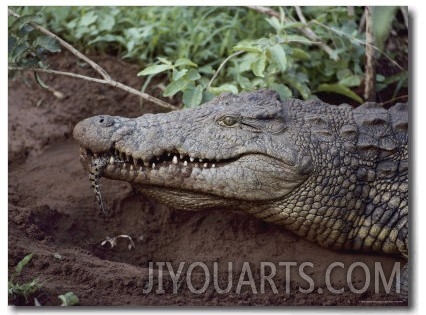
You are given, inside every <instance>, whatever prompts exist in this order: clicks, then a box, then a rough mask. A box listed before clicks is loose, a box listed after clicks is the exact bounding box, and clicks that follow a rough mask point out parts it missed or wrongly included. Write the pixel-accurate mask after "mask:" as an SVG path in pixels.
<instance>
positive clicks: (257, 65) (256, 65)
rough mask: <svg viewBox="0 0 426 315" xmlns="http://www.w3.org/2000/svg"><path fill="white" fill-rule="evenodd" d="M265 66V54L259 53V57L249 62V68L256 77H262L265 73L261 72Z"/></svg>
mask: <svg viewBox="0 0 426 315" xmlns="http://www.w3.org/2000/svg"><path fill="white" fill-rule="evenodd" d="M265 67H266V54H264V53H263V54H261V55H260V58H258V59H257V60H256V61H255V62H253V63H252V64H251V70H252V71H253V73H254V75H255V76H257V77H261V78H263V77H264V76H265V75H264V74H263V73H264V71H265Z"/></svg>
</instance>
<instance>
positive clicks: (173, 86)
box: [163, 78, 188, 97]
mask: <svg viewBox="0 0 426 315" xmlns="http://www.w3.org/2000/svg"><path fill="white" fill-rule="evenodd" d="M187 85H188V80H187V79H185V78H180V79H179V80H176V81H173V82H171V83H170V84H169V85H167V87H166V89H165V90H164V93H163V96H164V97H169V96H173V95H175V94H176V93H177V92H180V91H182V90H184V89H185V88H186V86H187Z"/></svg>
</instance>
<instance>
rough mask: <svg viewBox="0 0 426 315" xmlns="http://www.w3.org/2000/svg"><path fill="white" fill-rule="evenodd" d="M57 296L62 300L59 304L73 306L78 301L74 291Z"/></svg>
mask: <svg viewBox="0 0 426 315" xmlns="http://www.w3.org/2000/svg"><path fill="white" fill-rule="evenodd" d="M58 298H59V299H60V300H61V301H62V304H61V306H73V305H77V304H78V303H79V300H78V296H77V295H75V294H74V292H67V293H65V294H62V295H59V296H58Z"/></svg>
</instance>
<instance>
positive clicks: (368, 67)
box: [364, 6, 376, 101]
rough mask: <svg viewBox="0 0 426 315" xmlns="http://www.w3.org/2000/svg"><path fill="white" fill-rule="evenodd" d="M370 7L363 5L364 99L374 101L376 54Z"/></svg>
mask: <svg viewBox="0 0 426 315" xmlns="http://www.w3.org/2000/svg"><path fill="white" fill-rule="evenodd" d="M371 9H372V8H371V7H368V6H367V7H365V11H366V14H365V44H366V46H365V80H364V99H365V100H367V101H374V100H375V98H376V89H375V87H376V56H375V52H376V51H375V50H374V48H373V47H374V42H375V36H374V31H373V18H372V16H371Z"/></svg>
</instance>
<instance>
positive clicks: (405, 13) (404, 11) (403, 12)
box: [400, 6, 409, 30]
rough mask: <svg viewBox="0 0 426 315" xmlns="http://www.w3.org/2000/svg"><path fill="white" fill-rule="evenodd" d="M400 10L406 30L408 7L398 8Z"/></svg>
mask: <svg viewBox="0 0 426 315" xmlns="http://www.w3.org/2000/svg"><path fill="white" fill-rule="evenodd" d="M400 9H401V13H402V16H403V18H404V24H405V27H406V28H407V30H408V20H409V17H408V7H406V6H402V7H400Z"/></svg>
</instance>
